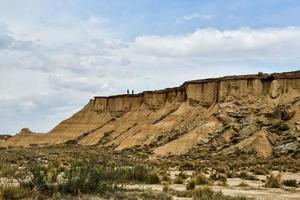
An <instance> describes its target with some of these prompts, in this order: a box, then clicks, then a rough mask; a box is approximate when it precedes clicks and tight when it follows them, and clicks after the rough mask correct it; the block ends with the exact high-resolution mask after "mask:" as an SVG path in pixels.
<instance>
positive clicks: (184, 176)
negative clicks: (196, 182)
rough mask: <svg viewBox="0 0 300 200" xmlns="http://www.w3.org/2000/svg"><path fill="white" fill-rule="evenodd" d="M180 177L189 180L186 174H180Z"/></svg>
mask: <svg viewBox="0 0 300 200" xmlns="http://www.w3.org/2000/svg"><path fill="white" fill-rule="evenodd" d="M178 177H180V178H181V179H183V180H185V179H187V177H188V176H187V175H186V174H185V173H184V172H180V173H179V175H178Z"/></svg>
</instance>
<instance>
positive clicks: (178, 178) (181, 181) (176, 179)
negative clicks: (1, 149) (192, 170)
mask: <svg viewBox="0 0 300 200" xmlns="http://www.w3.org/2000/svg"><path fill="white" fill-rule="evenodd" d="M174 183H175V184H182V183H183V180H182V178H180V177H179V176H177V177H176V178H175V180H174Z"/></svg>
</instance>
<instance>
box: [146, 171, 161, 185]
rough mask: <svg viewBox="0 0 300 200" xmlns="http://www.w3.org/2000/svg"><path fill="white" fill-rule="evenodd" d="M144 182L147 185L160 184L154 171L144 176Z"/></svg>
mask: <svg viewBox="0 0 300 200" xmlns="http://www.w3.org/2000/svg"><path fill="white" fill-rule="evenodd" d="M145 182H146V183H148V184H158V183H160V180H159V176H158V174H157V173H156V171H151V172H148V173H147V174H146V176H145Z"/></svg>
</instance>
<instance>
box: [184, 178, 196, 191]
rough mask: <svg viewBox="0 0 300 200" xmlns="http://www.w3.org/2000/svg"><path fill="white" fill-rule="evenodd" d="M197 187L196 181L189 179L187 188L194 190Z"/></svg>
mask: <svg viewBox="0 0 300 200" xmlns="http://www.w3.org/2000/svg"><path fill="white" fill-rule="evenodd" d="M195 187H196V183H195V180H194V179H191V180H189V181H188V183H187V185H186V190H193V189H194V188H195Z"/></svg>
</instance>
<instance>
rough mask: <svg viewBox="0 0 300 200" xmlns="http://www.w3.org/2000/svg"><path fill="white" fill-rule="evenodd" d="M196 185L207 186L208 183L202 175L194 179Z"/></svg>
mask: <svg viewBox="0 0 300 200" xmlns="http://www.w3.org/2000/svg"><path fill="white" fill-rule="evenodd" d="M193 179H194V180H195V184H196V185H209V184H210V182H209V180H208V179H207V178H206V176H205V175H204V174H197V175H196V176H195V177H194V178H193Z"/></svg>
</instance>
